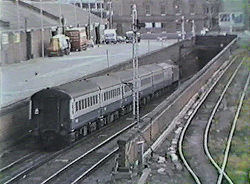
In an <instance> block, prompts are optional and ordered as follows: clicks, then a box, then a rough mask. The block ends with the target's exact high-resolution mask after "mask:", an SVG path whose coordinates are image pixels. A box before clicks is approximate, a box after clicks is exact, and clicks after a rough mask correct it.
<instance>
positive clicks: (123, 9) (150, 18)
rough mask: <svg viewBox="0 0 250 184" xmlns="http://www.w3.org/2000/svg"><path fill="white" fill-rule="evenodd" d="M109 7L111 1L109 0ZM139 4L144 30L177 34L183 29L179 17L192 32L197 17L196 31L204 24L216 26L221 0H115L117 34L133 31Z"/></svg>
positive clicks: (114, 12)
mask: <svg viewBox="0 0 250 184" xmlns="http://www.w3.org/2000/svg"><path fill="white" fill-rule="evenodd" d="M105 3H106V6H105V7H106V9H110V6H109V3H110V0H106V1H105ZM133 4H136V6H137V11H138V19H139V20H140V22H142V23H145V28H142V29H141V30H140V32H142V33H176V32H178V31H180V30H181V25H180V23H179V22H180V19H181V17H182V16H184V17H185V20H186V21H185V30H186V31H187V32H188V31H191V23H190V21H187V20H195V26H196V31H197V32H198V31H200V30H201V29H203V27H206V28H210V29H212V28H216V26H217V24H218V23H217V19H218V12H219V10H220V1H219V0H209V1H208V0H112V10H110V11H111V12H113V13H112V15H113V16H112V23H113V26H114V27H115V28H117V32H118V34H124V33H125V32H126V31H129V30H131V21H132V17H131V13H132V7H133Z"/></svg>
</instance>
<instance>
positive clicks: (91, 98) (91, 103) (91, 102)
mask: <svg viewBox="0 0 250 184" xmlns="http://www.w3.org/2000/svg"><path fill="white" fill-rule="evenodd" d="M92 105H93V97H92V96H91V97H90V106H92Z"/></svg>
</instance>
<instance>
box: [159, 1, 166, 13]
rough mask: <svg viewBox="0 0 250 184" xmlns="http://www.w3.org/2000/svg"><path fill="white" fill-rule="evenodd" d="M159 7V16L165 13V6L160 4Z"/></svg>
mask: <svg viewBox="0 0 250 184" xmlns="http://www.w3.org/2000/svg"><path fill="white" fill-rule="evenodd" d="M160 7H161V15H164V14H165V13H166V6H165V4H163V3H161V4H160Z"/></svg>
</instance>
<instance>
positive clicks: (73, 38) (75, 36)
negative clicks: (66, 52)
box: [65, 28, 88, 51]
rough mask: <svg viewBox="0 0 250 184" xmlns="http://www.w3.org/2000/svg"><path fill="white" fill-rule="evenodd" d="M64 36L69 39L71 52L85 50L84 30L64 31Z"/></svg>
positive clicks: (71, 29)
mask: <svg viewBox="0 0 250 184" xmlns="http://www.w3.org/2000/svg"><path fill="white" fill-rule="evenodd" d="M65 35H66V36H68V37H69V38H70V43H71V51H81V50H86V49H87V44H88V40H87V34H86V30H85V28H70V29H67V30H66V31H65Z"/></svg>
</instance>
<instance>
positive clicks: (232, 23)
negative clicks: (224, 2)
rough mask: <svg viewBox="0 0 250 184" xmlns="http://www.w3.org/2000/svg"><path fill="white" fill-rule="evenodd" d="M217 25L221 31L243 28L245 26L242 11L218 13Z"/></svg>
mask: <svg viewBox="0 0 250 184" xmlns="http://www.w3.org/2000/svg"><path fill="white" fill-rule="evenodd" d="M219 26H220V29H221V31H227V32H228V31H233V30H236V31H239V30H243V29H244V26H245V24H244V14H243V12H221V13H219Z"/></svg>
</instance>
